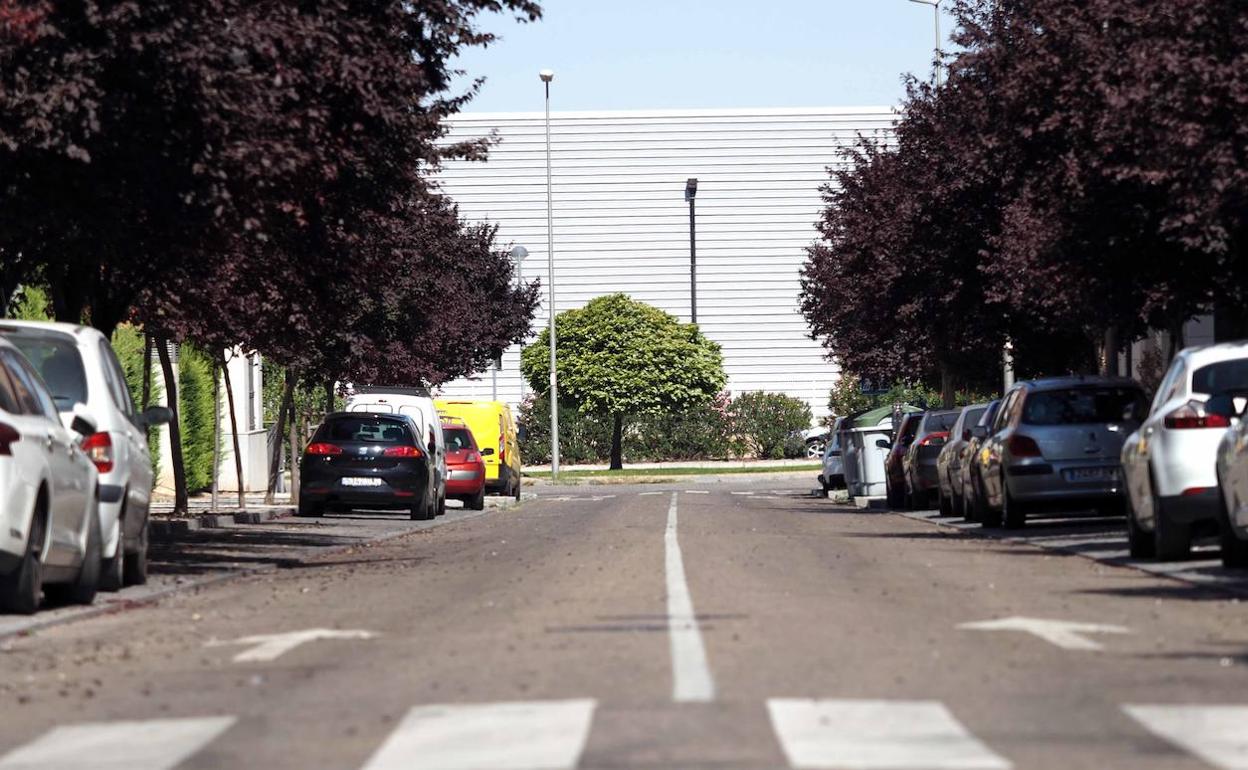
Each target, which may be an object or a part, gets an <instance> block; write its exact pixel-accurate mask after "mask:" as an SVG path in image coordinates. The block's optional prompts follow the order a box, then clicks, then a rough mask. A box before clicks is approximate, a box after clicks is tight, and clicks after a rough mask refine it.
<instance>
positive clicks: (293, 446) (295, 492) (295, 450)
mask: <svg viewBox="0 0 1248 770" xmlns="http://www.w3.org/2000/svg"><path fill="white" fill-rule="evenodd" d="M295 417H297V415H296V416H295ZM300 446H302V444H300V442H299V420H298V419H295V418H294V417H292V419H291V421H290V504H291V505H298V504H299V447H300Z"/></svg>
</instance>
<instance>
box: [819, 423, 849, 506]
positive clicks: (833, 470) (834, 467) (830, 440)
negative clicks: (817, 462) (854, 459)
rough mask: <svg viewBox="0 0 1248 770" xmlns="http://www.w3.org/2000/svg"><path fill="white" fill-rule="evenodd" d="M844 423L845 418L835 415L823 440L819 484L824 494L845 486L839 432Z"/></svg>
mask: <svg viewBox="0 0 1248 770" xmlns="http://www.w3.org/2000/svg"><path fill="white" fill-rule="evenodd" d="M844 424H845V418H844V417H837V418H836V420H835V421H833V423H832V427H831V429H830V430H829V431H828V434H827V438H826V440H825V441H824V449H823V457H822V458H821V462H822V463H823V467H822V468H821V469H820V471H819V486H821V487H823V493H824V494H825V495H826V494H828V493H829V492H831V491H832V490H834V489H844V488H845V458H844V456H843V453H842V451H841V434H840V433H839V431H840V429H841V426H842V425H844Z"/></svg>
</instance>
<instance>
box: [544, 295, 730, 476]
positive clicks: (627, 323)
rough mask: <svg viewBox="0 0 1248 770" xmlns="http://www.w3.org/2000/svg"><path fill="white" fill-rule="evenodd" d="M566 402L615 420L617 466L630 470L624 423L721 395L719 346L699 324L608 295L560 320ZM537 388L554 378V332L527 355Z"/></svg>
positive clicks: (561, 391)
mask: <svg viewBox="0 0 1248 770" xmlns="http://www.w3.org/2000/svg"><path fill="white" fill-rule="evenodd" d="M555 331H556V334H557V335H558V336H557V353H558V363H557V367H558V380H559V396H560V400H565V399H566V400H567V401H568V402H569V403H571V404H574V405H575V406H576V408H577V409H578V411H580V412H582V413H587V414H596V415H600V416H602V417H606V418H610V420H611V421H612V436H611V467H612V468H613V469H618V468H622V467H623V451H622V446H623V435H624V422H625V420H626V419H627V418H629V417H630V416H639V415H653V414H664V413H673V412H675V411H678V410H682V409H687V408H689V407H692V406H696V405H699V404H705V403H708V402H709V401H711V400H712V399H714V398H715V396H716V395H717V394H718V393H719V392H720V391H721V390H722V389H723V387H724V383H725V382H726V380H727V378H726V377H725V376H724V357H723V354H722V353H721V352H720V349H719V345H717V344H716V343H714V342H712V341H711V340H709V339H707V338H706V337H704V336H703V335H702V333H701V332H700V331H699V330H698V327H697V326H696V325H694V324H682V323H681V322H680V321H679V320H677V319H676V317H675V316H673V315H671V314H670V313H665V312H663V311H662V310H659V309H658V308H656V307H654V306H652V305H647V304H646V303H644V302H638V301H636V300H634V299H632V298H630V297H629V296H628V295H626V294H609V295H606V296H603V297H598V298H597V299H594V300H592V301H591V302H590V303H589V304H587V305H586V306H585V307H583V308H579V309H577V310H567V311H564V312H563V313H560V314H559V315H558V316H556V317H555ZM521 371H522V372H523V373H524V376H525V378H526V379H528V381H529V383H530V384H531V385H532V387H533V390H534V392H536V393H546V392H548V391H549V387H550V383H549V379H550V332H549V330H543V331H542V333H541V335H540V336H539V337H538V339H537V341H536V342H534V343H533V344H531V345H529V346H528V347H527V348H525V349H524V352H523V353H522V354H521Z"/></svg>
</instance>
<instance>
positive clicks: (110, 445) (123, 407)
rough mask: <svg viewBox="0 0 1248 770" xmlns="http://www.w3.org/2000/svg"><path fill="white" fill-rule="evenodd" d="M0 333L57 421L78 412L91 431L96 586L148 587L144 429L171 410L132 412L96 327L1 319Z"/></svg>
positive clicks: (148, 471)
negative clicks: (46, 395)
mask: <svg viewBox="0 0 1248 770" xmlns="http://www.w3.org/2000/svg"><path fill="white" fill-rule="evenodd" d="M0 336H3V337H4V338H6V339H7V340H9V341H10V342H12V343H13V344H14V345H15V346H17V348H18V349H19V350H21V351H22V353H23V354H25V356H26V358H27V360H29V361H30V362H31V363H32V364H33V365H34V367H35V369H36V370H37V371H38V372H39V374H40V375H41V376H42V377H43V380H44V382H46V383H47V385H48V389H49V390H50V391H51V393H52V397H53V399H54V401H55V403H56V408H57V410H58V411H59V412H60V415H61V419H62V420H63V421H72V420H73V415H74V414H81V415H83V416H84V417H85V418H86V419H87V420H89V421H90V422H91V424H92V425H93V426H94V427H95V429H96V432H95V433H93V434H91V435H90V436H87V437H86V438H85V439H84V441H83V445H82V446H83V449H84V450H85V451H86V453H87V455H88V456H89V457H90V458H91V460H92V461H93V462H94V463H95V467H96V469H97V470H98V471H99V476H100V479H99V485H100V502H99V513H100V533H101V536H102V538H103V539H102V544H101V549H102V552H103V554H104V564H103V567H102V569H101V572H100V588H102V589H104V590H105V591H116V590H118V589H120V588H121V587H122V586H123V585H138V584H141V583H146V582H147V544H148V534H147V529H148V525H147V520H148V515H149V510H150V508H151V501H152V484H153V472H152V459H151V454H150V452H149V449H148V443H147V431H148V428H151V427H152V426H155V425H161V424H164V423H166V422H169V420H170V418H171V417H172V412H170V410H169V409H168V408H167V407H164V406H153V407H150V408H149V409H147V410H146V411H143V412H139V411H138V410H137V409H136V408H135V406H134V401H133V399H131V397H130V389H129V388H128V387H127V386H126V376H125V373H124V372H123V371H122V368H121V363H120V362H119V361H118V360H117V355H116V354H115V353H114V352H113V347H112V345H110V344H109V342H108V338H107V337H105V336H104V335H103V334H101V333H100V332H99V331H98V330H96V329H93V328H91V327H89V326H78V325H75V324H64V323H43V322H38V321H8V320H6V321H3V322H0Z"/></svg>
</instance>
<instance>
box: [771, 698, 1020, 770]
mask: <svg viewBox="0 0 1248 770" xmlns="http://www.w3.org/2000/svg"><path fill="white" fill-rule="evenodd" d="M767 709H768V711H769V712H770V713H771V723H772V725H773V727H774V728H775V731H776V735H777V736H778V737H779V739H780V745H781V746H782V747H783V748H784V754H785V756H786V757H788V760H789V765H790V766H791V767H794V768H853V770H877V769H878V770H884V769H885V768H887V769H888V770H906V769H907V768H924V769H925V770H954V768H957V770H1008V768H1010V767H1012V765H1011V764H1010V762H1009V761H1008V760H1006V759H1005V758H1004V757H1001V756H1000V755H998V754H996V753H995V752H993V751H992V750H991V749H989V748H988V747H987V746H985V745H984V744H983V743H981V742H980V741H979V740H978V739H977V738H975V736H973V735H971V734H970V733H969V732H968V731H967V730H966V728H965V727H963V726H962V724H961V723H960V722H958V720H957V719H956V718H954V716H953V714H951V713H949V710H948V709H946V708H945V707H944V705H943V704H941V703H939V702H936V701H873V700H812V699H806V698H802V699H797V698H793V699H790V698H773V699H772V700H769V701H767Z"/></svg>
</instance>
